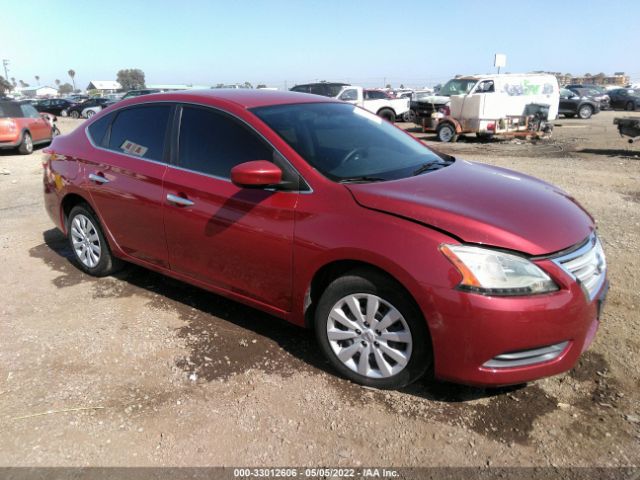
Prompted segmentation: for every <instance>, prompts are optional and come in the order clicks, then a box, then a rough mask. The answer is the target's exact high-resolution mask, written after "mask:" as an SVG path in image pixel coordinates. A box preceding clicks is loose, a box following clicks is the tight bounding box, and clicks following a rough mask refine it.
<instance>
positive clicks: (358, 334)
mask: <svg viewBox="0 0 640 480" xmlns="http://www.w3.org/2000/svg"><path fill="white" fill-rule="evenodd" d="M350 305H354V306H355V307H356V308H358V310H359V315H358V314H354V313H353V312H354V310H353V309H352V307H351V306H350ZM369 308H371V317H369V316H368V315H367V310H368V309H369ZM341 312H342V315H341V314H340V313H341ZM387 313H388V314H389V315H387ZM336 318H340V319H343V320H342V321H343V322H345V323H344V324H343V323H342V322H340V321H336V320H335V319H336ZM385 318H386V319H387V321H386V322H385V320H384V319H385ZM344 319H346V320H344ZM392 319H393V320H392ZM369 322H371V323H369ZM374 322H375V323H374ZM314 328H315V334H316V338H317V340H318V343H319V344H320V347H321V349H322V351H323V353H324V355H325V356H326V358H327V359H328V360H329V362H330V363H331V364H332V365H333V367H334V368H335V369H336V370H337V371H338V372H339V373H340V374H341V375H343V376H344V377H346V378H348V379H349V380H351V381H353V382H356V383H359V384H361V385H367V386H370V387H375V388H401V387H404V386H406V385H408V384H410V383H412V382H414V381H416V380H417V379H418V378H420V377H421V376H422V375H423V374H424V373H425V372H426V371H427V369H428V368H429V367H430V366H431V363H432V349H431V339H430V337H429V332H428V329H427V326H426V323H425V320H424V318H423V316H422V314H421V312H420V311H419V309H418V308H417V306H416V305H415V304H414V303H413V301H412V300H411V299H410V297H409V296H408V293H407V292H406V291H405V290H404V289H403V288H402V287H401V286H400V285H399V284H398V283H396V282H395V281H394V280H392V279H390V278H389V277H387V276H385V275H383V274H381V273H379V272H376V271H374V270H369V269H363V268H360V269H355V270H352V271H351V272H348V273H347V274H345V275H344V276H342V277H339V278H337V279H335V280H334V281H333V282H331V283H330V284H329V286H328V287H327V288H326V290H325V291H324V292H323V293H322V296H321V297H320V301H319V302H318V307H317V308H316V313H315V323H314ZM330 336H331V339H330V338H329V337H330ZM391 338H394V340H392V339H391ZM363 355H366V356H363ZM341 358H342V359H341Z"/></svg>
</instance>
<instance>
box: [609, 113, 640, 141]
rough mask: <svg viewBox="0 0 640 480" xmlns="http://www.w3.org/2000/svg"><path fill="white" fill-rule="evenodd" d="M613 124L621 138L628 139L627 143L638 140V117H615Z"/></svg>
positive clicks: (639, 118)
mask: <svg viewBox="0 0 640 480" xmlns="http://www.w3.org/2000/svg"><path fill="white" fill-rule="evenodd" d="M613 124H614V125H617V126H618V132H620V136H621V137H630V138H629V143H633V142H636V141H638V140H640V117H617V118H614V119H613Z"/></svg>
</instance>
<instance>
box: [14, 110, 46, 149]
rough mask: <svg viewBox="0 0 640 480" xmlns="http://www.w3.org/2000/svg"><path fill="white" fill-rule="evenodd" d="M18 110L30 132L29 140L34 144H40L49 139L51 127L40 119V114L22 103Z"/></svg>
mask: <svg viewBox="0 0 640 480" xmlns="http://www.w3.org/2000/svg"><path fill="white" fill-rule="evenodd" d="M20 110H22V115H24V118H25V119H26V124H27V128H28V129H29V131H30V132H31V138H32V139H33V141H34V142H42V141H44V140H48V139H50V138H51V125H49V122H47V121H46V120H45V119H44V118H42V116H41V115H40V112H38V111H37V110H36V109H35V107H34V106H33V105H31V104H29V103H22V104H20Z"/></svg>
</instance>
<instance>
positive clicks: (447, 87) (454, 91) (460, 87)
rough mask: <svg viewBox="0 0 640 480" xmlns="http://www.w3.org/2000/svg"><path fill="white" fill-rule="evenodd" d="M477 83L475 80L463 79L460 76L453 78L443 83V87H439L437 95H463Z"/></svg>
mask: <svg viewBox="0 0 640 480" xmlns="http://www.w3.org/2000/svg"><path fill="white" fill-rule="evenodd" d="M476 83H478V81H477V80H465V79H462V78H454V79H453V80H449V81H448V82H447V83H445V84H444V87H442V88H441V89H440V91H439V92H438V95H442V96H443V97H450V96H451V95H464V94H466V93H469V92H470V91H471V89H472V88H473V86H474V85H475V84H476Z"/></svg>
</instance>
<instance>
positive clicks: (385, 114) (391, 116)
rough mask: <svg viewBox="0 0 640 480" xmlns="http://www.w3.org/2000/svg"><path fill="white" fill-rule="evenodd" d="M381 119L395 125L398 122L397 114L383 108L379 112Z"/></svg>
mask: <svg viewBox="0 0 640 480" xmlns="http://www.w3.org/2000/svg"><path fill="white" fill-rule="evenodd" d="M378 116H379V117H380V118H384V119H385V120H386V121H387V122H391V123H394V122H395V121H396V113H395V112H394V111H393V110H390V109H388V108H383V109H382V110H380V111H379V112H378Z"/></svg>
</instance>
